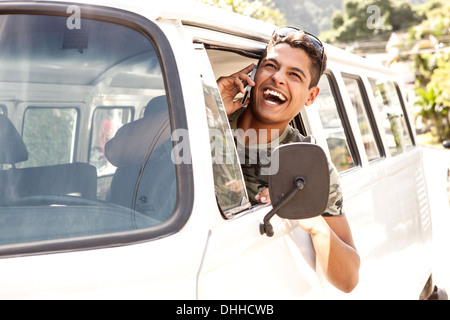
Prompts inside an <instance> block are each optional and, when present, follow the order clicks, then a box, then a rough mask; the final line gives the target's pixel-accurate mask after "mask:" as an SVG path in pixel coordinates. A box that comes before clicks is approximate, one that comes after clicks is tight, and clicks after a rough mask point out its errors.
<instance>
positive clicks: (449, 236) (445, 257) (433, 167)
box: [423, 147, 450, 294]
mask: <svg viewBox="0 0 450 320" xmlns="http://www.w3.org/2000/svg"><path fill="white" fill-rule="evenodd" d="M423 150H424V169H425V174H426V176H427V185H428V192H429V198H430V208H431V214H432V219H433V220H432V221H433V244H434V271H433V274H434V275H433V276H434V280H435V282H437V284H438V285H439V286H442V287H444V288H445V289H446V290H447V293H449V294H450V249H449V247H450V206H449V190H448V185H449V182H448V181H447V170H448V168H449V165H450V150H446V149H437V148H427V147H424V149H423Z"/></svg>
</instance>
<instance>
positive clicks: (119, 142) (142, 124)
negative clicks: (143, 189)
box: [105, 96, 171, 167]
mask: <svg viewBox="0 0 450 320" xmlns="http://www.w3.org/2000/svg"><path fill="white" fill-rule="evenodd" d="M170 134H171V131H170V121H169V111H168V108H167V100H166V98H165V96H160V97H157V98H154V99H152V100H151V101H150V102H149V103H148V105H147V107H146V109H145V111H144V117H143V118H141V119H139V120H136V121H132V122H129V123H127V124H125V125H124V126H122V127H121V128H120V129H119V130H118V131H117V132H116V134H115V136H114V137H113V138H112V139H111V140H109V141H108V142H107V143H106V145H105V156H106V158H107V159H108V161H109V162H111V163H112V164H113V165H114V166H116V167H124V166H130V165H137V164H142V161H144V159H145V158H146V156H150V155H151V153H152V152H153V150H154V149H156V148H158V147H159V146H161V145H162V144H163V143H164V142H165V141H167V140H168V139H170Z"/></svg>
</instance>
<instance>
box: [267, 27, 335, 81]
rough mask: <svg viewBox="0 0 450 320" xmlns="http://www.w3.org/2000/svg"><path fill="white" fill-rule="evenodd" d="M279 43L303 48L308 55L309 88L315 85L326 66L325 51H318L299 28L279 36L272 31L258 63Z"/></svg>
mask: <svg viewBox="0 0 450 320" xmlns="http://www.w3.org/2000/svg"><path fill="white" fill-rule="evenodd" d="M281 43H287V44H289V45H290V46H291V47H292V48H298V49H303V50H304V51H305V52H306V54H307V55H308V56H309V57H310V59H311V63H310V73H311V83H310V85H309V88H312V87H316V86H317V85H318V84H319V80H320V77H321V76H322V74H323V73H324V72H325V70H326V68H327V55H326V53H325V52H323V54H322V52H319V51H318V50H317V48H316V47H315V46H314V44H313V43H312V42H311V40H310V39H309V36H308V35H307V34H306V33H304V32H303V31H301V30H299V31H297V32H292V33H290V34H288V35H287V36H285V37H280V36H278V35H276V34H275V33H274V35H273V36H272V37H271V39H270V41H269V43H268V45H267V47H266V49H265V51H264V53H263V54H262V56H261V59H260V60H259V62H258V65H259V64H260V63H261V62H262V60H263V59H265V58H266V57H267V52H268V51H269V50H270V49H272V48H274V47H275V46H276V45H278V44H281Z"/></svg>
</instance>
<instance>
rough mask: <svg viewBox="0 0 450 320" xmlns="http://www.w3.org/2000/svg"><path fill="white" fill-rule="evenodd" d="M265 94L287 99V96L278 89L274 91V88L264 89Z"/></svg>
mask: <svg viewBox="0 0 450 320" xmlns="http://www.w3.org/2000/svg"><path fill="white" fill-rule="evenodd" d="M264 94H265V95H271V96H275V97H277V98H278V99H280V100H281V101H283V102H284V101H286V97H285V96H284V95H282V94H281V93H278V92H276V91H273V90H269V89H267V90H266V91H264Z"/></svg>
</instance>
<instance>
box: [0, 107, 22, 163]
mask: <svg viewBox="0 0 450 320" xmlns="http://www.w3.org/2000/svg"><path fill="white" fill-rule="evenodd" d="M27 160H28V151H27V147H26V146H25V143H24V142H23V140H22V137H21V136H20V134H19V132H17V130H16V128H15V127H14V125H13V124H12V123H11V121H10V120H9V119H8V118H7V117H6V116H5V115H3V114H0V164H16V163H19V162H23V161H27Z"/></svg>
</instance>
